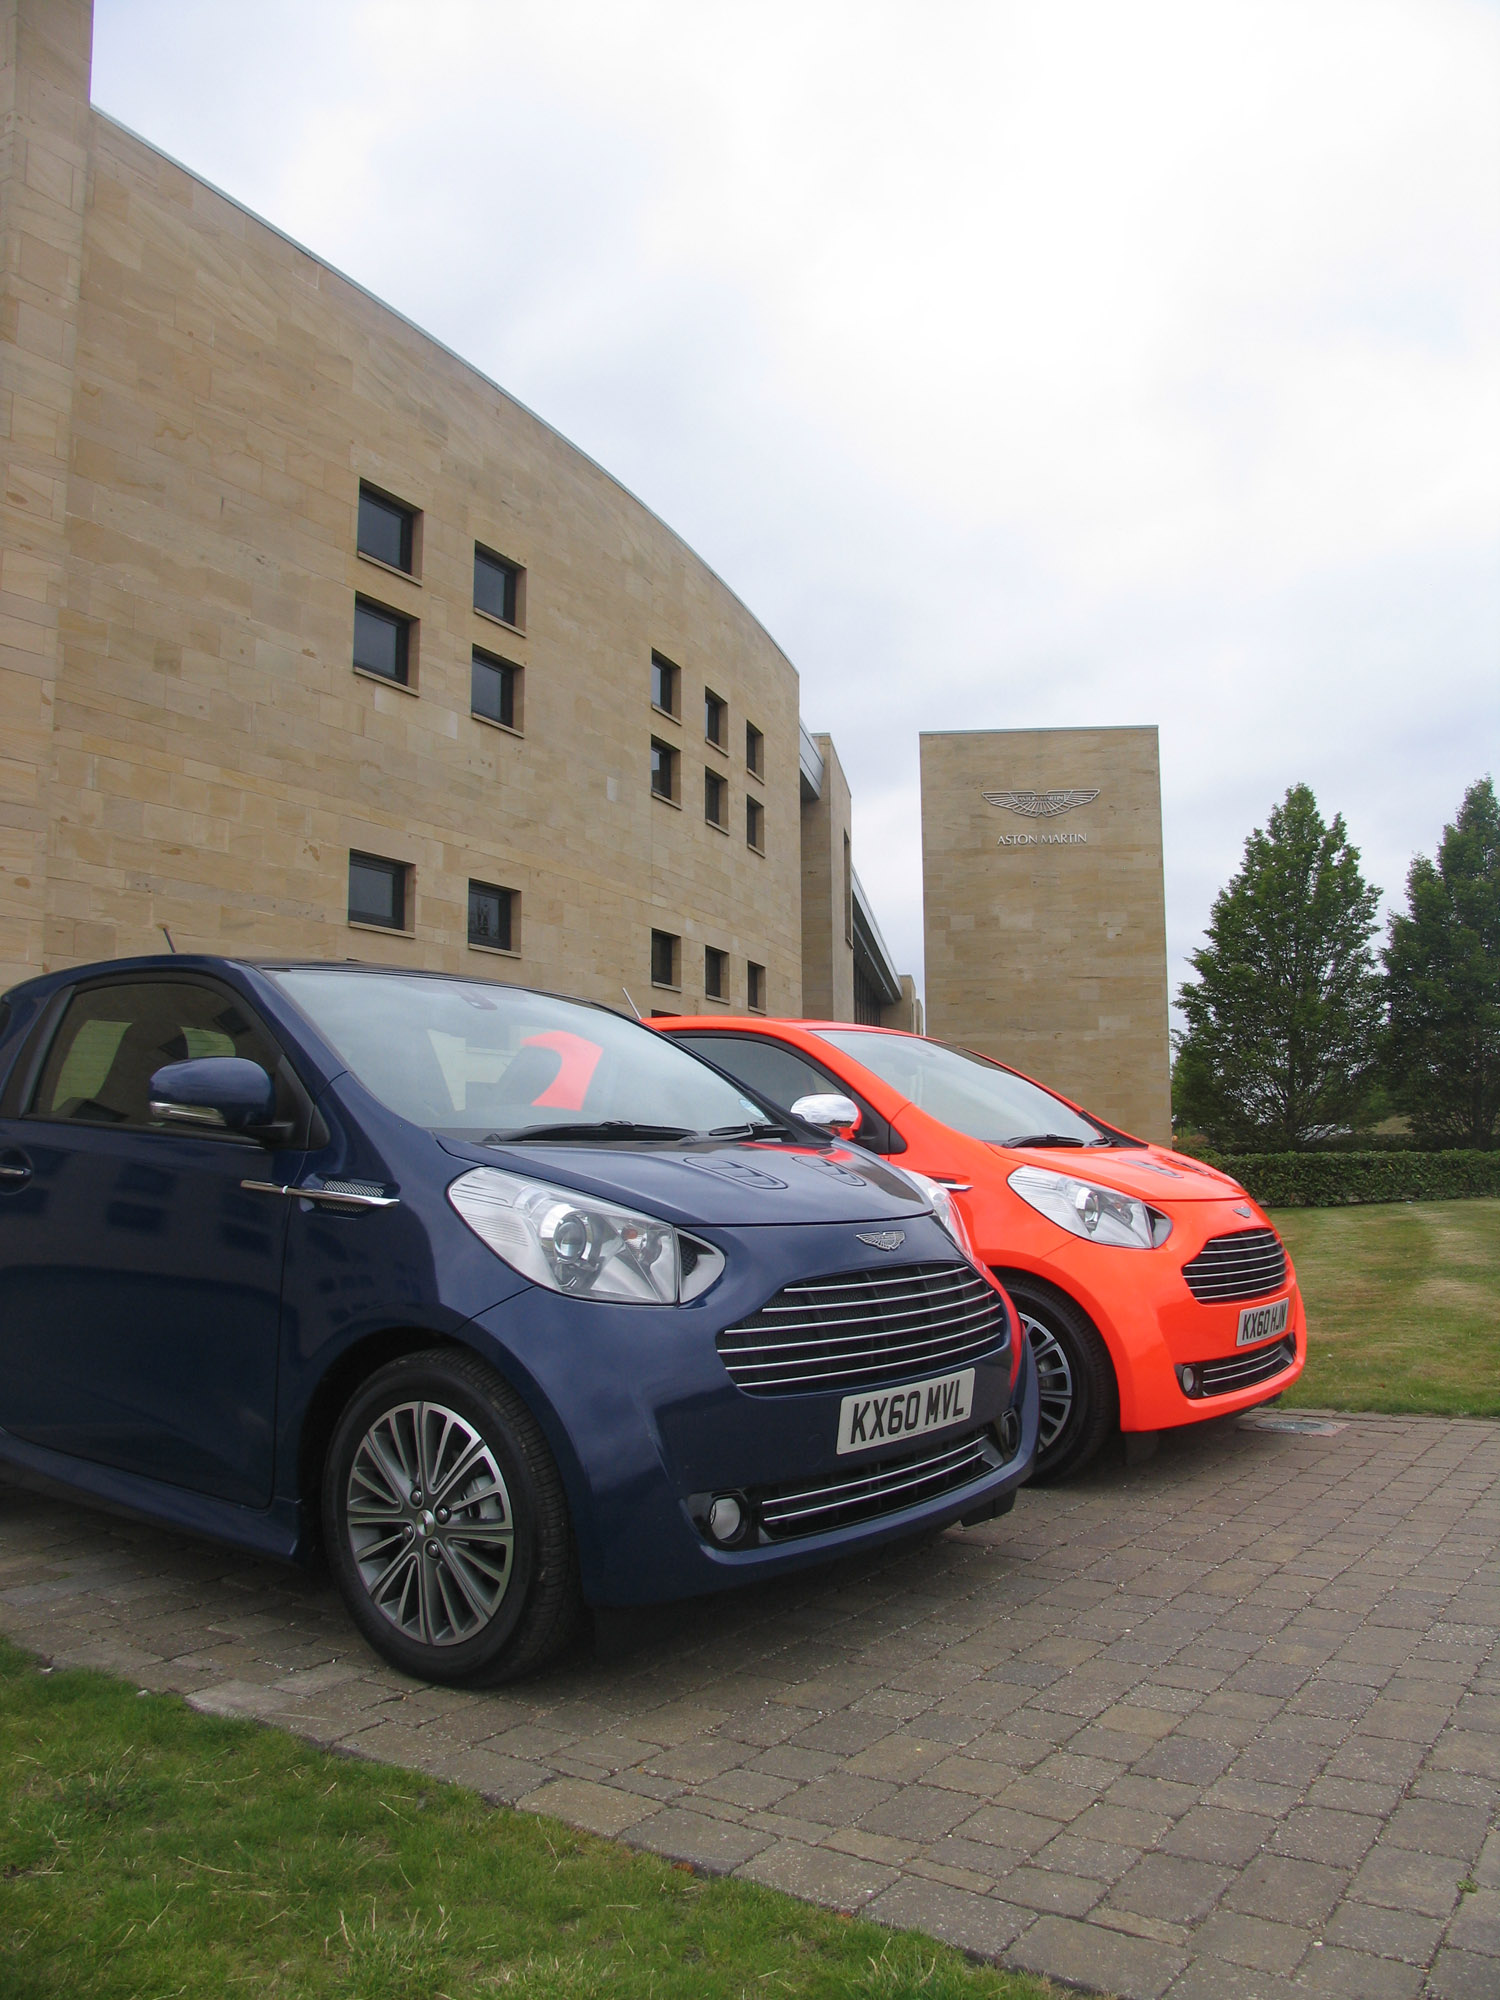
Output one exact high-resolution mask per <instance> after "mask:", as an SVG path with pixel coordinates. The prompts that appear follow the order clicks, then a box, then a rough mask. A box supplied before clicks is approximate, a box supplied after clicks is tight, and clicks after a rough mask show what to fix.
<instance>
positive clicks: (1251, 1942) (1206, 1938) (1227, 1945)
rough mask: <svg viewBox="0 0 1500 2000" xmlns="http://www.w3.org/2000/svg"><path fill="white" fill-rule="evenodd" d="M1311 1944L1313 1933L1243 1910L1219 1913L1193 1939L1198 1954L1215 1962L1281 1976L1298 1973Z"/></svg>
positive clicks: (1210, 1918) (1203, 1925)
mask: <svg viewBox="0 0 1500 2000" xmlns="http://www.w3.org/2000/svg"><path fill="white" fill-rule="evenodd" d="M1312 1942H1313V1933H1312V1932H1311V1931H1309V1930H1305V1929H1303V1928H1302V1927H1301V1926H1299V1925H1295V1924H1282V1923H1275V1922H1273V1921H1272V1920H1271V1919H1270V1918H1269V1917H1252V1916H1247V1915H1245V1913H1244V1912H1243V1911H1240V1910H1216V1911H1215V1912H1214V1914H1213V1915H1212V1916H1211V1917H1209V1919H1208V1920H1207V1922H1206V1923H1204V1924H1202V1925H1201V1926H1200V1927H1199V1929H1198V1931H1197V1932H1196V1934H1195V1936H1194V1939H1193V1943H1194V1947H1195V1949H1196V1950H1198V1951H1206V1952H1208V1953H1209V1954H1210V1955H1211V1956H1212V1957H1214V1958H1227V1959H1228V1960H1229V1961H1230V1962H1231V1963H1232V1964H1235V1965H1248V1966H1253V1967H1254V1968H1255V1970H1256V1971H1258V1972H1282V1973H1289V1972H1292V1971H1294V1970H1295V1969H1296V1967H1297V1966H1298V1965H1299V1964H1300V1963H1301V1961H1302V1959H1303V1958H1304V1957H1305V1956H1306V1954H1307V1953H1308V1951H1309V1950H1310V1949H1311V1947H1312Z"/></svg>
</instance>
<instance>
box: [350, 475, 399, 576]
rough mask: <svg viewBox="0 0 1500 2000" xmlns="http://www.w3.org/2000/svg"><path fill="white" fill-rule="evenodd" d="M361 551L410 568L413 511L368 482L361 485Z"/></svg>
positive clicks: (386, 561) (396, 567)
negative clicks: (378, 491) (368, 484)
mask: <svg viewBox="0 0 1500 2000" xmlns="http://www.w3.org/2000/svg"><path fill="white" fill-rule="evenodd" d="M359 552H360V554H361V555H362V556H374V558H375V560H376V561H377V562H383V563H389V564H390V566H391V568H392V569H404V570H407V571H408V572H409V571H410V569H411V555H412V513H411V509H410V508H409V507H402V506H399V505H398V504H397V502H396V501H394V500H387V499H386V498H385V497H384V495H383V494H380V493H375V492H372V491H371V489H370V488H369V487H368V486H361V487H360V489H359Z"/></svg>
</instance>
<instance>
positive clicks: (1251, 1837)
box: [1161, 1806, 1277, 1867]
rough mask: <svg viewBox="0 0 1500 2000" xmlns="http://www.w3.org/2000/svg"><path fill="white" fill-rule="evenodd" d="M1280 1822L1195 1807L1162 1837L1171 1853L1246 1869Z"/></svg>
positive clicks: (1216, 1807)
mask: <svg viewBox="0 0 1500 2000" xmlns="http://www.w3.org/2000/svg"><path fill="white" fill-rule="evenodd" d="M1276 1830H1277V1822H1276V1821H1275V1820H1274V1819H1270V1818H1268V1817H1267V1816H1266V1815H1265V1814H1264V1813H1247V1812H1231V1811H1229V1810H1228V1809H1227V1808H1225V1807H1222V1806H1195V1807H1194V1808H1193V1810H1192V1811H1191V1812H1190V1813H1184V1815H1183V1816H1182V1818H1181V1819H1180V1820H1177V1821H1175V1822H1174V1823H1173V1825H1172V1826H1171V1828H1170V1829H1169V1831H1167V1832H1166V1833H1164V1834H1163V1835H1162V1839H1161V1845H1162V1847H1163V1849H1164V1850H1165V1851H1166V1852H1167V1853H1169V1854H1187V1855H1191V1856H1194V1857H1195V1858H1196V1859H1198V1860H1200V1861H1217V1862H1225V1863H1228V1864H1229V1865H1230V1866H1231V1867H1242V1866H1243V1865H1244V1863H1245V1862H1247V1861H1248V1860H1249V1859H1250V1857H1251V1856H1252V1855H1254V1854H1258V1853H1259V1852H1260V1850H1261V1848H1262V1847H1263V1846H1264V1845H1265V1843H1266V1842H1267V1840H1269V1839H1270V1837H1271V1835H1272V1834H1273V1833H1275V1831H1276Z"/></svg>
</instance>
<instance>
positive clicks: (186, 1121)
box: [150, 1056, 276, 1132]
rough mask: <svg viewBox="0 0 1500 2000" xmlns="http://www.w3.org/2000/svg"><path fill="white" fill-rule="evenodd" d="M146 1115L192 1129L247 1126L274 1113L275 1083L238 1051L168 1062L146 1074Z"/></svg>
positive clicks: (231, 1129) (260, 1122)
mask: <svg viewBox="0 0 1500 2000" xmlns="http://www.w3.org/2000/svg"><path fill="white" fill-rule="evenodd" d="M150 1102H151V1116H152V1117H153V1118H157V1119H160V1120H161V1122H162V1124H163V1125H184V1126H191V1127H192V1128H193V1129H194V1130H195V1131H199V1132H202V1131H211V1132H248V1131H251V1130H252V1129H253V1128H254V1127H256V1126H258V1125H269V1124H271V1122H272V1121H273V1119H274V1118H275V1116H276V1086H275V1084H274V1083H273V1082H272V1081H271V1079H270V1077H268V1076H267V1075H266V1073H265V1071H264V1070H263V1069H262V1068H261V1066H260V1064H259V1063H253V1062H248V1061H246V1059H245V1057H243V1056H198V1057H195V1058H194V1059H193V1060H192V1061H191V1062H175V1063H168V1064H167V1066H166V1067H165V1069H159V1070H158V1071H157V1072H156V1074H155V1075H154V1076H153V1077H152V1079H151V1099H150Z"/></svg>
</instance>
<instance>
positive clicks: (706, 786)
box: [703, 771, 729, 828]
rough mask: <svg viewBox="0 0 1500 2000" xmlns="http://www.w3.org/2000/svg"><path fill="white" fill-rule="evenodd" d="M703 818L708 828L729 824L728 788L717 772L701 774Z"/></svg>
mask: <svg viewBox="0 0 1500 2000" xmlns="http://www.w3.org/2000/svg"><path fill="white" fill-rule="evenodd" d="M703 817H704V818H705V819H706V820H707V821H708V823H709V825H710V826H721V827H726V828H727V826H728V824H729V786H728V784H727V783H726V782H725V780H724V779H723V778H721V777H720V776H719V774H718V772H717V771H705V772H704V773H703Z"/></svg>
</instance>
